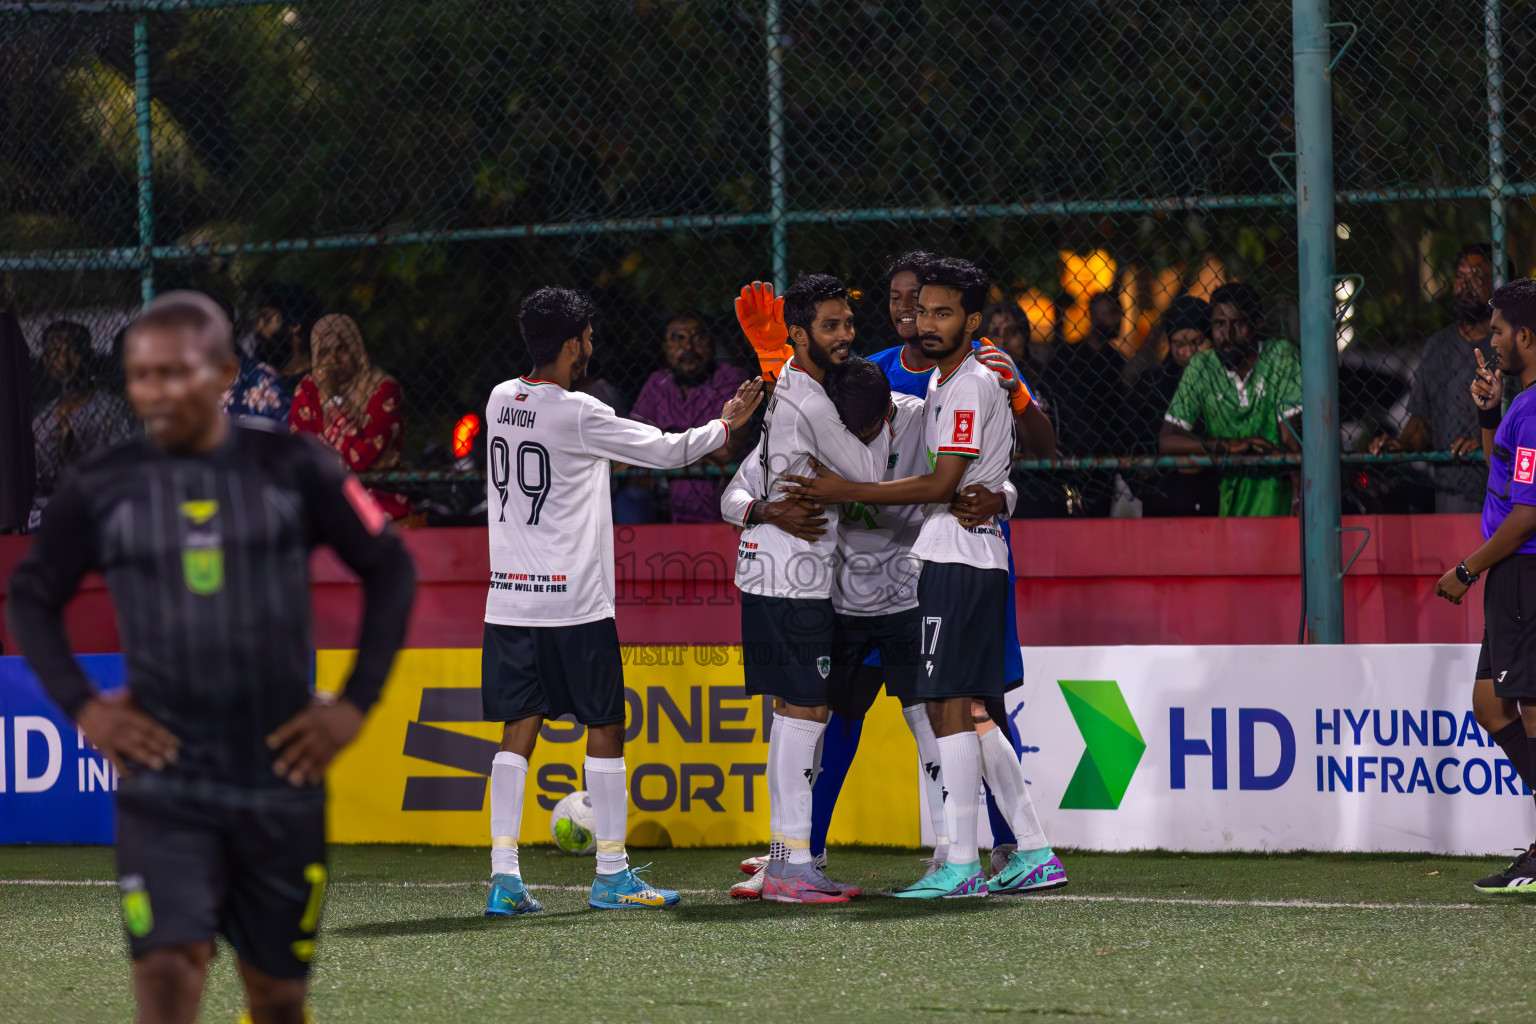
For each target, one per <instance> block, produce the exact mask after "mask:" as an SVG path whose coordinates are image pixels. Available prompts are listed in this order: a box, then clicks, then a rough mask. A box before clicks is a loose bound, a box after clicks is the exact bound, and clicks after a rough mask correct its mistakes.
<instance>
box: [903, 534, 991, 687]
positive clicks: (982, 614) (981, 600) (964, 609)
mask: <svg viewBox="0 0 1536 1024" xmlns="http://www.w3.org/2000/svg"><path fill="white" fill-rule="evenodd" d="M917 610H918V613H919V615H920V616H921V618H922V621H921V622H920V623H919V624H918V625H919V628H920V630H921V632H920V634H919V636H920V641H921V644H922V657H923V674H922V676H921V677H920V681H919V683H918V684H917V693H916V694H915V696H916V697H917V698H918V699H919V700H925V701H933V700H950V699H952V698H955V697H974V698H976V699H977V700H983V701H984V700H1001V699H1002V696H1003V686H1004V684H1005V682H1006V680H1004V679H1003V674H1004V671H1005V668H1004V664H1005V663H1004V658H1003V654H1004V647H1005V645H1006V644H1007V639H1006V637H1007V630H1006V628H1005V627H1006V626H1007V624H1008V570H1006V569H979V568H977V567H976V566H974V565H963V564H961V563H957V562H924V563H923V574H922V575H921V576H920V577H918V581H917Z"/></svg>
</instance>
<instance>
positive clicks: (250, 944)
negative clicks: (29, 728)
mask: <svg viewBox="0 0 1536 1024" xmlns="http://www.w3.org/2000/svg"><path fill="white" fill-rule="evenodd" d="M237 365H238V364H237V362H236V359H235V354H234V347H233V342H232V331H231V329H230V324H229V321H228V319H227V318H226V317H225V315H224V313H223V311H222V310H221V309H220V308H219V307H218V305H217V304H215V303H214V302H213V301H212V300H210V299H209V298H208V297H207V296H204V295H201V294H198V293H195V292H172V293H169V294H167V295H164V296H161V297H160V298H158V299H156V300H155V301H154V302H152V303H150V304H149V305H148V306H146V307H145V309H144V312H143V313H142V315H141V316H140V317H139V318H138V319H137V320H135V321H134V322H133V324H132V325H130V327H129V328H128V332H127V337H126V342H125V346H124V355H123V366H124V372H125V376H126V379H127V390H128V398H129V401H130V402H131V403H132V405H133V407H134V411H135V412H136V413H137V414H138V416H139V418H140V419H142V420H143V421H144V425H145V430H146V436H145V437H143V438H141V439H138V440H135V441H133V442H130V443H128V444H124V445H121V446H119V447H117V448H113V449H111V450H109V451H106V452H103V453H99V454H97V455H95V456H93V457H90V458H88V459H86V460H85V461H83V462H82V463H80V464H79V465H78V467H77V468H76V470H75V473H74V475H73V477H72V478H71V479H69V480H68V481H67V482H66V483H65V485H64V486H63V487H62V488H61V489H60V491H59V492H58V494H57V495H56V496H55V497H54V499H53V500H52V501H51V502H50V503H49V505H48V508H47V509H46V511H45V512H44V514H43V521H42V527H41V529H40V530H39V532H38V534H37V537H36V538H35V540H34V542H33V545H32V547H31V549H30V551H29V552H28V553H27V557H26V558H25V559H24V560H23V562H22V563H21V565H20V566H19V567H18V568H17V570H16V574H15V576H14V577H13V578H12V581H11V596H10V601H9V603H8V605H7V610H8V613H9V616H10V621H11V629H12V632H13V634H14V635H15V636H16V638H17V639H18V640H19V641H20V643H21V646H22V648H23V650H24V652H25V653H26V655H27V658H28V660H29V661H30V662H31V664H32V668H33V670H34V671H35V672H36V673H37V676H38V678H39V680H41V682H42V684H43V687H44V688H45V689H46V690H47V691H48V693H49V695H50V696H51V697H52V698H53V699H54V700H55V701H56V702H57V703H58V704H59V705H60V706H61V707H62V708H63V709H64V710H65V711H66V712H68V713H69V714H70V716H71V717H73V718H74V719H75V721H76V722H77V723H78V724H79V725H80V727H81V729H82V730H83V731H84V732H85V736H86V739H88V740H90V741H91V742H92V743H93V744H94V745H95V746H96V747H98V748H99V749H100V750H101V751H102V752H103V753H104V754H106V755H107V756H108V757H110V758H111V759H112V760H113V762H114V763H115V764H116V765H117V766H118V768H119V769H120V770H121V771H122V772H123V775H124V778H123V780H122V783H121V784H120V787H119V789H118V793H117V859H118V871H119V875H120V885H121V889H122V902H123V916H124V924H125V927H126V928H127V930H128V933H129V944H130V947H131V950H132V953H133V957H134V988H135V994H136V996H137V1000H138V1004H139V1020H140V1021H144V1022H162V1021H163V1022H190V1021H193V1020H195V1019H196V1016H197V1008H198V1003H199V1000H200V998H201V994H202V986H203V980H204V977H205V974H206V967H207V962H208V959H209V957H211V956H212V954H213V948H214V947H213V939H214V936H215V934H217V933H222V934H224V935H225V936H227V937H228V939H229V941H230V943H231V944H232V945H233V946H234V948H235V951H236V953H237V954H238V955H239V958H240V969H241V974H242V977H243V978H244V980H245V984H246V989H247V994H248V996H249V999H250V1008H251V1014H252V1017H253V1019H254V1021H255V1022H256V1024H268V1022H279V1021H293V1022H299V1021H301V1020H302V1019H303V1014H304V996H305V984H306V978H307V976H308V970H309V960H310V957H311V955H312V953H313V950H314V940H315V933H316V931H317V929H318V926H319V917H320V909H321V902H322V900H323V897H324V891H325V880H326V869H325V792H324V789H323V787H322V784H321V783H322V779H323V775H324V771H325V768H326V766H327V765H328V764H329V763H330V761H331V759H332V758H333V757H334V756H335V755H336V753H337V752H338V751H339V750H340V749H341V748H342V747H344V746H345V745H346V744H347V743H349V742H350V741H351V740H352V738H353V737H354V736H356V734H357V731H358V729H359V728H360V727H361V725H362V721H363V717H364V715H365V714H366V712H367V710H368V708H369V707H370V706H371V705H372V704H373V703H374V701H376V700H377V699H378V696H379V692H380V690H381V689H382V687H383V684H384V679H385V676H386V674H387V673H388V671H389V666H390V663H391V662H392V660H393V659H394V656H395V652H396V650H397V649H398V648H399V646H400V644H401V642H402V640H403V638H404V635H405V627H406V622H407V619H408V617H409V614H410V607H411V601H412V597H413V595H414V589H415V571H414V569H413V567H412V565H411V561H410V558H409V556H408V555H407V554H406V553H405V550H404V548H403V547H402V546H401V544H400V542H399V540H398V539H397V538H396V537H395V535H394V534H393V533H392V532H391V530H390V529H389V527H388V525H387V523H386V521H385V517H384V515H383V513H382V512H381V511H380V510H379V509H378V508H377V506H375V505H374V504H373V502H372V499H371V498H369V496H368V494H367V492H366V491H365V490H364V489H363V487H362V486H361V485H360V484H359V483H358V481H357V480H356V479H355V478H353V477H351V476H349V475H348V474H347V472H346V470H345V469H344V468H343V466H342V465H341V463H340V461H339V460H338V459H337V458H336V457H335V455H334V453H331V452H329V451H328V450H326V449H324V448H322V447H321V446H320V445H318V444H316V443H315V442H314V441H312V440H310V439H309V438H304V437H294V436H291V435H289V434H288V433H286V432H282V433H276V432H272V431H270V430H267V429H264V428H262V427H261V426H259V425H247V424H240V425H236V424H234V423H233V422H231V421H230V419H229V418H228V417H226V416H225V415H224V413H223V412H222V411H221V408H220V397H221V395H222V393H223V391H224V388H225V387H226V386H227V385H228V383H229V381H230V379H231V378H232V375H233V374H234V372H235V369H236V367H237ZM320 544H327V545H329V546H330V547H331V548H333V549H334V550H335V551H336V553H337V554H338V555H339V556H341V559H342V561H344V562H346V563H347V565H348V566H350V567H351V568H352V570H353V571H354V572H356V573H357V574H358V576H360V577H361V578H362V581H363V592H364V612H363V624H362V631H361V635H360V637H359V640H358V655H357V662H356V664H355V666H354V667H353V670H352V675H351V677H350V678H349V679H348V681H347V684H346V688H345V691H344V692H343V694H342V696H341V697H340V698H339V699H337V700H335V701H320V700H317V699H316V698H315V696H314V694H313V693H312V691H311V688H310V684H311V665H312V661H313V641H312V637H311V623H310V595H309V554H310V551H311V550H312V549H313V548H315V547H316V546H318V545H320ZM91 571H98V572H101V573H102V574H103V575H104V576H105V578H106V581H107V587H108V589H109V591H110V592H111V595H112V601H113V605H114V607H115V609H116V611H117V620H118V625H119V631H120V634H121V637H122V645H123V653H124V657H125V659H126V662H127V687H126V697H122V698H118V697H115V696H114V697H105V696H102V695H100V694H98V693H97V691H96V689H95V688H94V687H93V686H92V685H91V683H90V681H89V680H88V679H87V678H86V676H85V674H84V673H83V672H82V671H81V670H80V668H79V665H78V664H77V663H76V662H75V660H74V658H73V657H72V655H71V652H70V648H69V641H68V638H67V637H66V635H65V631H64V624H63V609H64V606H65V604H66V603H67V602H68V601H69V599H70V598H71V597H72V596H73V595H74V593H75V590H76V589H77V587H78V586H79V583H80V580H81V579H82V578H83V577H84V576H85V574H86V573H88V572H91Z"/></svg>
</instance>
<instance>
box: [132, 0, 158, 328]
mask: <svg viewBox="0 0 1536 1024" xmlns="http://www.w3.org/2000/svg"><path fill="white" fill-rule="evenodd" d="M133 120H134V125H135V127H136V128H137V129H138V137H139V274H140V281H139V290H140V292H141V293H142V295H143V299H144V301H145V302H148V301H149V300H150V299H152V298H154V297H155V252H154V248H155V186H154V136H153V134H152V132H151V130H150V129H151V125H150V116H149V15H147V14H140V15H139V16H138V17H137V18H135V19H134V22H133Z"/></svg>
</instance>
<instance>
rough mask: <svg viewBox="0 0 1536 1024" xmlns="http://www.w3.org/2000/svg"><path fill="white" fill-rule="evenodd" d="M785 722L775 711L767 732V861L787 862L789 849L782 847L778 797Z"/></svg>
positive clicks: (781, 802)
mask: <svg viewBox="0 0 1536 1024" xmlns="http://www.w3.org/2000/svg"><path fill="white" fill-rule="evenodd" d="M785 721H787V719H785V717H784V716H783V715H781V714H779V713H778V712H777V711H775V712H774V713H773V725H772V726H771V727H770V728H769V730H768V765H767V768H768V859H769V860H771V861H772V860H788V859H789V847H787V846H785V845H784V820H783V816H784V798H783V797H781V796H780V795H779V771H778V769H779V761H780V757H779V755H780V754H781V753H782V752H783V750H784V741H783V740H782V739H781V738H780V737H781V736H782V734H783V727H782V726H781V724H780V723H782V722H785Z"/></svg>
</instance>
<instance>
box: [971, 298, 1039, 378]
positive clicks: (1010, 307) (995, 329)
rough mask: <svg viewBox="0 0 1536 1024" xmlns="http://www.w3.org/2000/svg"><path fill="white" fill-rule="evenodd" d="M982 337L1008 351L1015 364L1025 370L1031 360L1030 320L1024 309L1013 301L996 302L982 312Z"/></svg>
mask: <svg viewBox="0 0 1536 1024" xmlns="http://www.w3.org/2000/svg"><path fill="white" fill-rule="evenodd" d="M981 337H983V338H986V339H988V340H989V341H991V342H992V344H994V345H996V346H997V347H998V348H1000V349H1002V350H1003V351H1004V352H1007V353H1008V357H1009V358H1010V359H1012V360H1013V363H1014V365H1015V366H1017V367H1018V368H1019V369H1021V370H1023V369H1026V368H1027V365H1026V364H1027V363H1028V362H1029V321H1028V320H1026V319H1024V311H1023V310H1022V309H1020V308H1019V307H1018V306H1017V305H1015V304H1014V303H1012V302H994V303H993V304H992V305H990V306H988V307H987V308H986V309H985V310H983V311H982V314H981Z"/></svg>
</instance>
